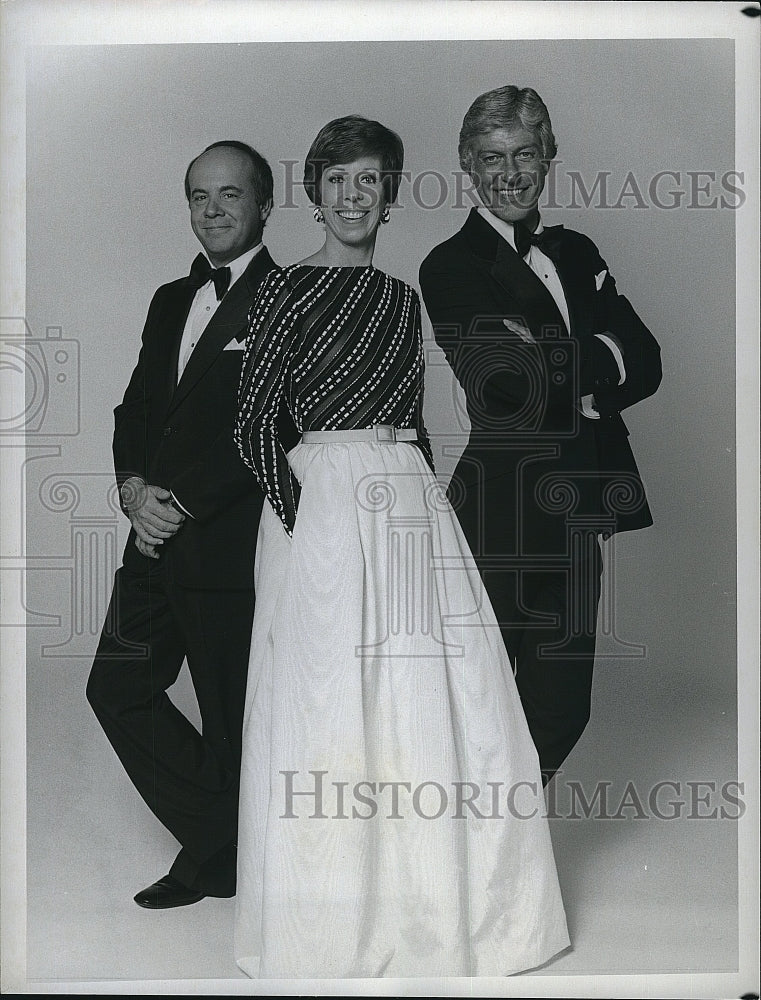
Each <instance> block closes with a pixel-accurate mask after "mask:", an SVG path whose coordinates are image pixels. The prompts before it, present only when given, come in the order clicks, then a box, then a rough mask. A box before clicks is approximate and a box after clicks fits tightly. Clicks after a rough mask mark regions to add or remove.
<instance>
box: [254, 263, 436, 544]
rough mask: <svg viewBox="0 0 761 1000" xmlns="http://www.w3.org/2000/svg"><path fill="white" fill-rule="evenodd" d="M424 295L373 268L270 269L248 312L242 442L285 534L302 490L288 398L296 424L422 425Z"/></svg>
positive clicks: (326, 427)
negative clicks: (283, 417)
mask: <svg viewBox="0 0 761 1000" xmlns="http://www.w3.org/2000/svg"><path fill="white" fill-rule="evenodd" d="M422 390H423V344H422V333H421V326H420V300H419V298H418V296H417V293H416V292H415V291H414V290H413V289H412V288H410V286H409V285H406V284H405V283H404V282H403V281H400V280H399V279H398V278H393V277H391V275H389V274H386V273H384V272H383V271H379V270H377V268H374V267H316V266H312V265H305V264H295V265H293V266H291V267H288V268H285V269H283V270H275V271H272V272H271V273H270V274H269V275H268V276H267V278H266V279H265V280H264V282H263V284H262V285H261V287H260V289H259V293H258V295H257V298H256V300H255V301H254V304H253V306H252V309H251V313H250V316H249V335H248V341H247V344H246V353H245V356H244V360H243V370H242V373H241V383H240V393H239V410H240V412H239V417H238V427H237V430H236V441H237V444H238V448H239V449H240V453H241V455H242V457H243V460H244V461H245V462H246V464H247V465H248V466H249V467H250V468H251V469H252V470H253V471H254V473H255V474H256V476H257V478H258V479H259V482H260V483H261V485H262V488H263V489H264V491H265V493H266V495H267V497H268V499H269V501H270V503H271V504H272V506H273V508H274V510H275V512H276V513H277V514H278V516H279V517H280V519H281V520H282V521H283V524H284V525H285V527H286V530H287V531H288V532H289V534H290V533H291V532H292V531H293V525H294V522H295V516H296V507H297V504H298V493H299V487H298V483H297V482H296V480H295V478H294V476H293V474H292V472H291V471H290V468H289V466H288V462H287V459H286V457H285V452H284V450H283V448H282V445H281V443H280V441H279V440H278V436H277V430H276V419H277V414H278V411H279V409H280V406H281V403H282V401H283V398H285V401H286V403H287V405H288V408H289V410H290V412H291V415H292V417H293V420H294V422H295V424H296V427H297V428H298V430H299V431H305V430H346V429H356V428H367V427H372V426H373V424H394V425H395V426H396V427H414V428H417V429H418V431H419V433H420V437H421V444H422V447H423V449H424V451H425V454H426V458H427V459H428V461H429V463H431V464H432V462H431V457H430V446H429V443H428V439H427V437H426V436H425V432H424V429H423V424H422V416H421V410H422Z"/></svg>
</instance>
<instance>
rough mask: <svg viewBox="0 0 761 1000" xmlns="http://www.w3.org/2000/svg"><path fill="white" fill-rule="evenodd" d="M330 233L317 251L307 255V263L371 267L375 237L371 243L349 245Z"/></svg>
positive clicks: (327, 265)
mask: <svg viewBox="0 0 761 1000" xmlns="http://www.w3.org/2000/svg"><path fill="white" fill-rule="evenodd" d="M331 236H332V234H329V235H328V237H327V238H326V240H325V242H324V244H323V245H322V246H321V247H320V249H319V250H318V251H317V253H314V254H312V256H311V257H307V259H306V260H305V261H304V263H305V264H318V265H320V264H322V265H324V266H325V267H369V266H370V264H372V262H373V253H374V252H375V239H373V240H372V242H371V243H367V244H362V245H359V246H348V245H347V244H346V243H341V242H340V240H337V239H335V238H333V239H331V238H330V237H331Z"/></svg>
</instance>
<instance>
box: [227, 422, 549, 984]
mask: <svg viewBox="0 0 761 1000" xmlns="http://www.w3.org/2000/svg"><path fill="white" fill-rule="evenodd" d="M289 461H290V463H291V467H292V468H293V471H294V473H295V475H296V476H297V478H298V479H299V481H300V482H301V485H302V491H301V498H300V503H299V510H298V515H297V518H296V527H295V530H294V533H293V537H292V539H291V538H289V537H288V535H287V534H286V532H285V530H284V529H283V526H282V524H281V522H280V521H279V519H278V518H277V517H276V515H275V514H274V512H273V510H272V508H271V507H270V506H269V504H265V509H264V512H263V515H262V521H261V525H260V529H259V541H258V546H257V556H256V569H255V579H256V594H257V597H256V611H255V616H254V626H253V634H252V645H251V659H250V670H249V679H248V691H247V696H246V711H245V721H244V732H243V763H242V769H241V795H240V824H239V838H238V891H237V904H236V905H237V912H236V928H235V954H236V959H237V962H238V964H239V966H240V967H241V969H243V971H244V972H246V973H247V974H248V975H249V976H252V977H253V976H259V977H267V978H269V977H287V978H296V979H298V978H344V977H354V976H363V977H373V976H402V977H404V976H433V977H438V976H503V975H509V974H511V973H515V972H519V971H521V970H524V969H529V968H532V967H535V966H537V965H540V964H542V963H544V962H546V961H547V960H548V959H549V958H551V957H552V956H553V955H555V954H556V953H557V952H559V951H561V950H562V949H564V948H565V947H566V946H567V945H568V943H569V941H568V932H567V928H566V921H565V914H564V910H563V904H562V900H561V895H560V889H559V886H558V880H557V873H556V869H555V862H554V858H553V854H552V845H551V841H550V835H549V829H548V825H547V820H546V818H545V816H544V804H543V795H542V785H541V777H540V771H539V763H538V759H537V755H536V751H535V749H534V746H533V743H532V741H531V737H530V735H529V731H528V727H527V724H526V719H525V716H524V714H523V710H522V708H521V704H520V700H519V697H518V693H517V690H516V686H515V681H514V678H513V673H512V670H511V667H510V662H509V659H508V656H507V652H506V650H505V646H504V644H503V641H502V638H501V636H500V632H499V628H498V627H497V624H496V619H495V616H494V612H493V610H492V607H491V604H490V603H489V600H488V597H487V595H486V593H485V591H484V589H483V587H482V584H481V579H480V577H479V574H478V572H477V570H476V568H475V565H474V563H473V559H472V556H471V553H470V551H469V549H468V545H467V542H466V541H465V538H464V536H463V534H462V531H461V529H460V525H459V523H458V521H457V519H456V517H455V515H454V513H453V511H452V509H451V507H450V505H449V503H448V502H447V501H446V499H445V498H444V497H443V494H442V491H441V489H440V487H439V486H438V484H437V483H436V480H435V478H434V476H433V475H432V473H431V472H430V470H429V468H428V466H427V465H426V463H425V461H424V460H423V457H422V455H421V453H420V451H419V450H418V448H417V447H416V446H414V445H412V444H397V445H382V444H374V443H373V444H370V443H364V442H362V443H349V444H304V443H302V444H299V445H297V447H296V448H294V449H293V451H291V452H290V454H289Z"/></svg>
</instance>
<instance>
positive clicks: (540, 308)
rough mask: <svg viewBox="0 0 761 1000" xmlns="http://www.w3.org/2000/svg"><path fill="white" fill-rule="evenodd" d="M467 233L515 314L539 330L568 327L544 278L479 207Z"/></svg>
mask: <svg viewBox="0 0 761 1000" xmlns="http://www.w3.org/2000/svg"><path fill="white" fill-rule="evenodd" d="M463 233H464V235H465V237H466V239H467V240H468V242H469V243H470V246H471V249H472V250H473V252H474V253H475V255H476V256H477V257H479V258H480V259H481V260H482V261H483V262H484V266H486V267H487V269H488V272H489V274H490V276H491V278H492V279H493V280H494V281H496V282H497V284H498V285H499V286H500V290H501V292H502V293H504V296H506V297H507V300H508V301H509V310H510V312H511V313H512V314H513V315H520V316H522V317H524V319H525V321H526V322H527V323H528V326H529V327H530V328H531V329H532V332H534V333H535V334H536V333H537V332H539V331H540V330H541V328H542V327H543V326H548V325H553V326H558V327H560V329H561V330H565V329H566V325H565V320H564V319H563V316H562V314H561V312H560V310H559V309H558V307H557V304H556V302H555V300H554V299H553V297H552V295H551V294H550V292H549V291H548V289H547V287H546V285H545V284H544V282H542V281H541V280H540V279H539V278H538V277H537V276H536V274H535V273H534V272H533V271H532V270H531V268H530V267H529V266H528V264H527V263H526V262H525V261H524V260H522V258H521V257H520V256H519V255H518V254H517V253H516V251H515V250H513V248H512V247H511V246H510V244H509V243H508V242H507V240H505V239H503V238H502V237H501V236H500V235H499V233H497V231H496V230H495V229H494V228H493V227H492V226H490V225H489V223H488V222H486V221H485V220H484V219H482V218H481V216H480V215H479V213H478V212H477V211H476V210H475V209H471V212H470V215H469V216H468V219H467V221H466V223H465V226H464V227H463ZM506 312H507V311H506Z"/></svg>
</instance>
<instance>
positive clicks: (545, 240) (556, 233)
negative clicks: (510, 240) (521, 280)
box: [513, 222, 563, 264]
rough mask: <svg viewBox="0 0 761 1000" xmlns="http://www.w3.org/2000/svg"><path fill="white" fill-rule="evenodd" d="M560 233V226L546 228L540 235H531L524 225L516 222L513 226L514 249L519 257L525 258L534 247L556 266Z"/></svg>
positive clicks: (558, 257) (561, 228)
mask: <svg viewBox="0 0 761 1000" xmlns="http://www.w3.org/2000/svg"><path fill="white" fill-rule="evenodd" d="M562 232H563V227H562V226H546V227H545V228H544V229H543V230H542V231H541V233H532V232H531V231H530V230H529V228H528V226H527V225H525V223H523V222H516V223H515V225H514V226H513V235H514V237H515V249H516V250H517V251H518V253H519V255H520V256H521V257H525V256H526V254H527V253H528V252H529V250H530V249H531V247H536V248H537V249H538V250H541V251H542V253H543V254H546V256H547V257H549V258H550V260H551V261H552V262H553V263H554V264H557V262H558V260H559V259H560V242H561V234H562Z"/></svg>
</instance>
